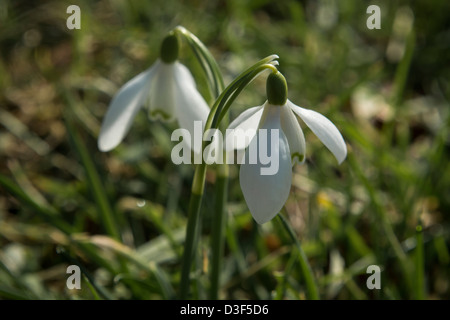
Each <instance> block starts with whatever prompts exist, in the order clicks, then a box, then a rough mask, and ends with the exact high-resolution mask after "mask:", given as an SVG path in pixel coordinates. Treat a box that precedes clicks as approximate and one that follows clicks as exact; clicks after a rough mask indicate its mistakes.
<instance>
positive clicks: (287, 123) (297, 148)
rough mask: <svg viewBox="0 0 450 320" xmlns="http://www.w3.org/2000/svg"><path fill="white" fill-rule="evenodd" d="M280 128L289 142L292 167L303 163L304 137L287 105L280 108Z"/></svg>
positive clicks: (304, 153)
mask: <svg viewBox="0 0 450 320" xmlns="http://www.w3.org/2000/svg"><path fill="white" fill-rule="evenodd" d="M280 118H281V128H283V132H284V134H285V135H286V138H287V141H288V142H289V150H290V151H291V161H292V165H294V164H296V163H299V164H302V163H303V162H305V155H306V145H305V136H304V135H303V131H302V128H301V127H300V124H299V123H298V120H297V118H296V117H295V115H294V113H293V112H292V110H291V108H289V107H288V106H287V105H284V106H282V107H281V116H280Z"/></svg>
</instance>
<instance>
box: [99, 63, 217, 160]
mask: <svg viewBox="0 0 450 320" xmlns="http://www.w3.org/2000/svg"><path fill="white" fill-rule="evenodd" d="M142 107H144V108H145V109H147V112H148V115H149V117H150V119H158V118H160V119H162V120H165V121H171V120H174V119H176V120H177V121H178V124H179V126H180V127H181V128H184V129H187V130H188V131H189V132H190V133H192V132H193V129H194V122H195V121H202V122H203V124H204V123H205V122H206V119H207V117H208V113H209V107H208V104H207V103H206V101H205V100H204V99H203V97H202V96H201V94H200V93H199V92H198V91H197V89H196V84H195V80H194V78H193V77H192V75H191V73H190V72H189V70H188V69H187V68H186V67H185V66H184V65H183V64H181V63H180V62H178V61H174V62H171V63H166V62H164V61H162V60H161V59H158V60H157V61H156V62H155V63H154V64H153V65H152V66H151V67H150V68H149V69H147V70H146V71H144V72H142V73H140V74H138V75H137V76H135V77H134V78H132V79H131V80H129V81H128V82H127V83H126V84H125V85H124V86H122V88H120V90H119V91H118V93H117V94H116V95H115V96H114V98H113V100H112V101H111V103H110V105H109V108H108V111H107V113H106V115H105V118H104V120H103V122H102V126H101V129H100V134H99V138H98V147H99V149H100V150H101V151H109V150H111V149H113V148H115V147H116V146H117V145H118V144H119V143H120V142H121V141H122V140H123V138H124V137H125V135H126V134H127V133H128V131H129V129H130V127H131V124H132V122H133V119H134V118H135V116H136V114H137V113H138V111H139V110H140V109H141V108H142ZM191 137H193V134H191V135H190V137H189V136H186V137H183V141H184V142H186V143H187V144H188V146H189V147H191V146H194V145H195V144H193V143H192V141H191V140H190V139H191ZM193 151H194V152H197V153H198V152H201V150H193Z"/></svg>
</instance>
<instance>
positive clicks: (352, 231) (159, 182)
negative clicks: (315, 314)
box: [0, 0, 450, 299]
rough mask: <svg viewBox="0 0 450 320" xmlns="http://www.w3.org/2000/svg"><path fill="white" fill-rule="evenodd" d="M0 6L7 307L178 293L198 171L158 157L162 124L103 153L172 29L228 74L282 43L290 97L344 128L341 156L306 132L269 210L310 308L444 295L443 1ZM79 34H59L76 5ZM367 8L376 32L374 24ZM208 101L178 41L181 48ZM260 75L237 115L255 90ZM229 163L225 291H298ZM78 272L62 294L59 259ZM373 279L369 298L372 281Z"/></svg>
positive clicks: (0, 256) (257, 99) (203, 247)
mask: <svg viewBox="0 0 450 320" xmlns="http://www.w3.org/2000/svg"><path fill="white" fill-rule="evenodd" d="M31 3H32V2H29V1H21V0H19V1H12V0H2V1H1V2H0V48H1V51H0V298H4V299H94V298H99V299H167V298H172V297H173V296H174V293H176V292H177V290H178V285H179V280H180V270H181V268H180V265H181V263H180V256H181V253H182V250H183V241H184V233H185V228H186V212H187V206H188V201H189V196H190V186H191V180H192V175H193V171H194V168H193V167H192V166H189V165H182V166H176V165H174V164H173V163H172V162H171V159H170V153H171V149H172V147H173V146H174V143H173V142H171V141H170V134H171V132H172V131H173V130H174V129H175V128H176V127H175V124H174V123H161V122H152V121H149V120H148V118H147V116H146V114H145V112H141V113H140V114H139V115H138V116H137V118H136V119H135V122H134V125H133V127H132V128H131V130H130V132H129V134H128V135H127V137H126V138H125V140H124V142H123V143H122V144H121V145H120V146H119V147H117V148H116V149H114V150H113V151H111V152H109V153H101V152H100V151H99V150H98V148H97V142H96V139H97V136H98V132H99V128H100V123H101V121H102V119H103V116H104V115H105V112H106V109H107V106H108V104H109V102H110V101H111V99H112V97H113V95H114V94H115V93H116V92H117V90H118V89H119V88H120V87H121V86H122V85H123V84H124V83H125V82H127V81H128V80H129V79H131V78H132V77H133V76H135V75H137V74H138V73H140V72H141V71H143V70H145V69H146V68H148V67H150V66H151V65H152V63H153V62H154V61H155V60H156V59H157V58H158V55H159V46H160V42H161V40H162V39H163V37H164V36H165V34H166V33H167V32H168V31H170V30H171V29H172V28H174V27H176V26H177V25H183V26H184V27H186V28H187V29H188V30H190V31H191V32H193V33H194V34H195V35H196V36H197V37H198V38H199V39H200V40H201V41H203V42H204V43H205V45H206V46H207V47H208V48H209V50H210V51H211V52H212V54H213V56H214V57H215V58H216V60H217V62H218V64H219V66H220V68H221V71H222V72H223V75H224V79H225V82H226V84H228V83H230V82H231V81H232V80H233V79H234V78H235V77H236V76H237V75H238V74H239V73H240V72H242V71H243V70H245V69H246V68H248V67H249V66H251V65H252V64H254V63H255V62H257V61H258V60H260V59H262V58H263V57H265V56H267V55H270V54H278V55H279V56H280V59H279V62H280V66H279V69H280V71H281V72H282V73H283V74H284V75H285V77H286V79H287V82H288V86H289V99H290V100H291V101H293V102H294V103H296V104H298V105H300V106H303V107H306V108H311V109H314V110H317V111H318V112H320V113H322V114H324V115H326V116H327V117H328V118H330V119H331V120H332V121H333V122H334V123H335V124H336V126H337V127H338V128H339V129H340V130H341V132H342V134H343V136H344V138H345V140H346V142H347V146H348V149H349V155H348V158H347V159H346V160H345V161H344V163H343V164H342V165H340V166H338V165H337V163H336V161H335V159H334V157H333V156H332V155H331V153H330V152H329V151H328V150H327V149H326V148H325V147H324V146H323V144H321V142H320V141H319V140H318V139H317V138H316V137H315V136H314V134H312V133H311V131H309V129H307V128H306V126H304V124H303V123H301V125H302V127H303V128H304V130H305V136H306V140H307V155H306V157H307V160H306V163H305V164H304V165H302V166H295V167H294V168H293V170H294V176H293V182H292V189H291V193H290V197H289V199H288V202H287V203H286V206H285V209H284V210H283V212H282V214H283V215H284V216H285V217H286V218H287V220H288V221H289V223H290V224H291V226H292V228H293V229H294V231H295V232H296V234H297V236H298V239H299V241H300V243H301V245H302V247H303V250H304V251H305V253H306V256H307V257H308V261H309V263H310V265H311V268H312V270H313V273H314V275H315V277H316V281H317V285H318V288H319V292H320V296H321V298H323V299H448V298H449V297H450V294H449V292H450V291H449V270H450V268H449V263H450V255H449V244H450V235H449V222H450V221H449V212H450V198H449V195H450V170H449V167H448V159H449V141H450V139H449V138H450V136H449V131H448V128H449V99H450V82H449V79H450V54H449V49H450V48H449V45H450V3H449V2H448V1H444V0H438V1H425V0H418V1H400V0H398V1H387V0H386V1H375V0H374V1H356V0H354V1H347V0H346V1H331V0H329V1H326V0H321V1H276V2H275V1H268V0H244V1H242V0H239V1H238V0H232V1H206V0H205V1H201V0H197V1H195V0H192V1H173V0H164V1H160V0H152V1H127V2H125V1H123V2H122V1H115V0H110V1H107V0H101V1H77V2H76V3H74V2H73V1H72V2H68V1H40V2H39V4H31ZM72 4H76V5H78V6H79V7H80V9H81V29H79V30H77V29H74V30H69V29H68V28H67V26H66V20H67V18H69V16H70V15H71V14H69V13H67V12H66V10H67V7H68V6H69V5H72ZM369 5H378V6H379V8H380V10H381V29H368V28H367V26H366V22H367V19H368V18H369V17H370V16H371V14H368V13H366V10H367V7H368V6H369ZM180 59H181V61H182V63H184V64H185V65H187V66H188V67H189V69H190V70H191V71H192V73H193V75H194V77H195V79H196V81H197V84H198V87H199V90H200V92H202V93H203V94H204V95H205V97H206V98H207V99H208V101H209V102H212V100H211V97H209V96H208V91H207V87H206V80H205V76H204V74H203V73H202V69H201V67H200V65H199V63H198V62H197V61H196V60H195V57H194V55H193V53H192V51H191V50H190V48H189V46H188V45H187V44H186V43H184V45H183V47H182V53H181V57H180ZM264 84H265V77H264V76H262V77H260V78H259V79H257V80H256V81H255V82H253V83H252V84H251V85H250V86H249V87H248V88H247V90H246V91H245V92H244V93H243V94H242V95H241V96H240V97H239V98H238V99H237V101H236V103H235V104H234V105H233V107H232V109H231V118H232V119H233V118H234V117H235V116H237V115H238V114H239V113H240V112H241V111H242V110H244V108H248V107H252V106H257V105H261V104H263V103H264V101H265V86H264ZM238 173H239V167H238V165H234V166H231V173H230V191H229V193H230V194H229V203H228V206H227V213H228V221H227V229H226V245H225V258H224V264H223V269H222V274H221V280H222V289H221V292H220V297H221V298H226V299H305V298H306V289H305V283H304V279H303V278H302V276H301V272H300V267H299V265H298V262H297V258H296V252H295V250H293V249H292V246H293V244H292V242H291V240H290V239H289V236H288V235H287V234H286V232H285V230H284V229H283V228H282V227H281V226H280V225H279V224H278V223H277V221H276V220H273V221H272V222H269V223H266V224H264V225H262V226H259V225H257V224H256V223H255V222H254V221H253V219H252V217H251V215H250V213H249V211H248V208H247V206H246V204H245V202H244V199H243V196H242V192H241V189H240V186H239V180H238ZM214 181H215V173H214V171H213V170H209V171H208V176H207V186H206V196H205V197H204V202H203V207H202V235H203V236H202V239H201V241H200V247H199V253H198V255H197V256H198V259H197V261H196V267H195V272H194V273H193V279H194V281H193V290H192V297H193V298H195V299H197V298H198V299H203V298H207V288H208V263H209V257H210V249H209V241H210V231H211V221H212V219H214V212H213V210H212V206H213V197H212V195H213V190H214ZM74 264H75V265H78V266H80V268H81V270H82V274H83V275H82V283H81V289H80V290H70V289H68V288H67V286H66V280H67V278H68V277H69V275H70V274H67V273H66V270H67V267H68V266H69V265H74ZM370 265H377V266H379V267H380V270H381V274H380V275H381V280H380V283H381V289H379V290H376V289H374V290H371V289H369V288H368V287H367V285H366V281H367V279H368V277H369V276H370V275H371V274H368V273H367V272H366V270H367V267H368V266H370Z"/></svg>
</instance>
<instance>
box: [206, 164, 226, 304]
mask: <svg viewBox="0 0 450 320" xmlns="http://www.w3.org/2000/svg"><path fill="white" fill-rule="evenodd" d="M215 191H216V199H215V205H214V217H213V226H212V239H211V250H212V252H211V253H212V256H211V287H210V299H212V300H217V299H218V298H219V289H220V268H221V266H222V261H223V259H222V258H223V251H224V233H225V226H226V217H227V214H226V210H225V205H226V202H227V197H228V165H227V164H222V165H220V166H219V167H218V169H217V179H216V190H215Z"/></svg>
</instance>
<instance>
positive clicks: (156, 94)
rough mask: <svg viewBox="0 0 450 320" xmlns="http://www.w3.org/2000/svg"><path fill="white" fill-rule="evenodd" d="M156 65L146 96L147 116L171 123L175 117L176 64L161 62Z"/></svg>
mask: <svg viewBox="0 0 450 320" xmlns="http://www.w3.org/2000/svg"><path fill="white" fill-rule="evenodd" d="M158 63H159V67H158V70H157V71H156V73H155V76H154V77H153V79H152V82H151V85H150V92H149V95H148V115H149V117H150V119H158V118H159V119H162V120H166V121H171V120H173V118H174V116H175V104H176V101H175V94H176V90H177V89H176V83H175V69H176V68H175V66H176V63H164V62H162V61H161V60H158Z"/></svg>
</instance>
